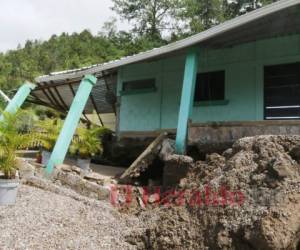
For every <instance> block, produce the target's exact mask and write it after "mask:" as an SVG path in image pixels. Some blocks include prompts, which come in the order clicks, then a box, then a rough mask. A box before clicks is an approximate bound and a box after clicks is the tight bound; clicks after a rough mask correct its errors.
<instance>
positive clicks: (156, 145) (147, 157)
mask: <svg viewBox="0 0 300 250" xmlns="http://www.w3.org/2000/svg"><path fill="white" fill-rule="evenodd" d="M167 135H168V134H167V133H161V134H160V135H159V136H158V137H157V138H156V139H155V140H154V141H153V142H152V143H151V144H150V145H149V146H148V147H147V148H146V149H145V151H144V152H143V153H142V154H141V155H140V156H139V157H138V158H137V159H136V160H135V161H134V162H133V163H132V164H131V166H130V167H129V168H128V169H127V170H126V171H125V172H124V173H123V174H122V176H121V177H120V179H121V180H122V181H124V180H127V179H128V178H136V177H139V176H140V174H141V173H142V172H144V171H145V170H146V169H147V168H148V166H149V165H150V164H151V163H152V162H153V161H154V159H155V158H156V157H157V155H158V153H159V150H160V145H161V144H162V142H163V140H164V139H166V137H167Z"/></svg>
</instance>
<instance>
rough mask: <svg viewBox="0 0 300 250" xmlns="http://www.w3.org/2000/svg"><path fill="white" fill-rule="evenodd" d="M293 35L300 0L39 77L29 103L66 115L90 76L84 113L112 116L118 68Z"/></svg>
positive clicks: (285, 0)
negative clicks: (121, 55) (125, 54)
mask: <svg viewBox="0 0 300 250" xmlns="http://www.w3.org/2000/svg"><path fill="white" fill-rule="evenodd" d="M295 33H299V34H300V0H282V1H278V2H276V3H274V4H271V5H268V6H265V7H263V8H260V9H258V10H256V11H253V12H250V13H248V14H245V15H242V16H240V17H237V18H235V19H232V20H230V21H227V22H224V23H223V24H220V25H218V26H215V27H213V28H211V29H209V30H207V31H204V32H202V33H199V34H196V35H194V36H191V37H188V38H186V39H183V40H180V41H177V42H174V43H171V44H169V45H166V46H163V47H160V48H156V49H153V50H150V51H146V52H142V53H139V54H137V55H133V56H129V57H125V58H121V59H119V60H116V61H111V62H108V63H104V64H99V65H92V66H90V67H86V68H81V69H75V70H68V71H62V72H55V73H51V74H49V75H46V76H40V77H38V78H37V79H36V82H37V84H38V87H37V88H36V89H35V90H34V91H33V93H32V98H31V101H33V102H35V103H40V104H42V105H46V106H50V107H54V108H56V109H59V110H62V111H67V110H68V108H69V107H70V105H71V102H72V100H73V94H74V93H76V89H77V88H78V84H79V82H80V80H81V79H82V77H83V76H84V75H86V74H92V75H95V76H96V77H97V78H98V82H97V84H96V86H95V87H94V89H93V91H92V95H91V98H90V100H89V102H88V104H87V106H86V109H85V112H86V113H91V111H92V110H96V112H97V113H112V112H115V106H114V103H113V102H114V101H115V95H114V93H116V82H117V80H116V79H117V77H116V72H117V70H118V68H119V67H122V66H125V65H129V64H134V63H138V62H143V61H150V60H151V61H153V60H157V59H159V58H163V57H169V56H172V55H174V54H180V53H185V52H186V50H188V49H189V48H190V47H192V46H198V47H200V48H224V47H231V46H234V45H237V44H241V43H246V42H251V41H256V40H260V39H266V38H270V37H274V36H284V35H289V34H295ZM72 88H73V90H72ZM93 99H94V100H93ZM95 105H96V106H95Z"/></svg>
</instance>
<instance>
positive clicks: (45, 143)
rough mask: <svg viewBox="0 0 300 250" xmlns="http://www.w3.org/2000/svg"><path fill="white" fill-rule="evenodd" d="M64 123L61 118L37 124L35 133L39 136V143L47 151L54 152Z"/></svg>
mask: <svg viewBox="0 0 300 250" xmlns="http://www.w3.org/2000/svg"><path fill="white" fill-rule="evenodd" d="M62 126H63V121H62V120H61V119H59V118H55V119H45V120H41V121H39V122H37V125H36V127H35V132H36V133H38V134H39V136H38V143H39V144H40V145H41V146H42V147H43V148H44V149H45V150H47V151H52V149H53V148H54V146H55V143H56V140H57V138H58V136H59V133H60V131H61V128H62Z"/></svg>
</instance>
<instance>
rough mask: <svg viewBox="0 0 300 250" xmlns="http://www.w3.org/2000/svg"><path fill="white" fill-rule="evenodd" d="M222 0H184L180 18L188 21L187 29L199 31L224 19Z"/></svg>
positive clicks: (181, 4) (192, 31)
mask: <svg viewBox="0 0 300 250" xmlns="http://www.w3.org/2000/svg"><path fill="white" fill-rule="evenodd" d="M222 7H223V1H222V0H184V1H181V3H180V7H179V8H180V11H179V18H180V19H181V20H183V21H186V25H187V30H188V31H190V32H191V33H198V32H201V31H203V30H206V29H209V28H211V27H212V26H214V25H216V24H219V23H220V22H222V21H223V20H224V16H223V8H222Z"/></svg>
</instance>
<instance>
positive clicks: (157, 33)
mask: <svg viewBox="0 0 300 250" xmlns="http://www.w3.org/2000/svg"><path fill="white" fill-rule="evenodd" d="M113 3H114V6H113V8H112V9H113V10H114V11H116V13H118V14H119V15H120V16H121V18H123V19H125V20H127V21H129V22H130V23H131V24H132V25H133V26H134V31H135V32H137V33H138V34H139V35H149V37H150V38H152V39H160V38H161V37H162V32H164V31H166V30H169V29H171V25H170V17H171V13H172V11H174V9H175V8H176V6H177V0H113Z"/></svg>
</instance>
